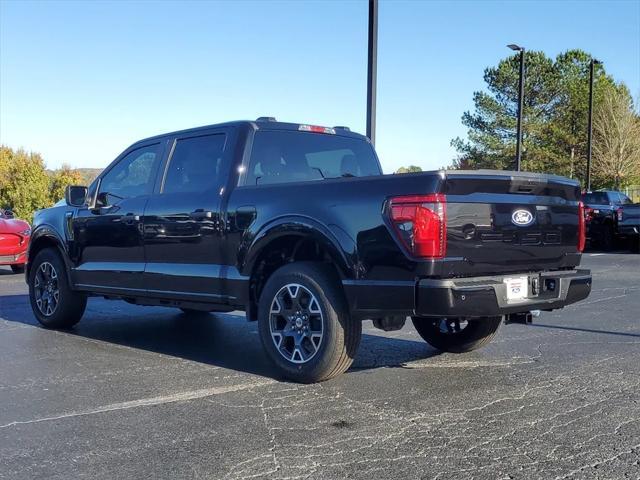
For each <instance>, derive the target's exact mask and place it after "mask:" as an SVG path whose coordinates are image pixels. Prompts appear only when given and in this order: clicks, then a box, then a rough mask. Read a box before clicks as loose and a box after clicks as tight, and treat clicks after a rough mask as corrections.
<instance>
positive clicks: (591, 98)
mask: <svg viewBox="0 0 640 480" xmlns="http://www.w3.org/2000/svg"><path fill="white" fill-rule="evenodd" d="M601 63H602V62H601V61H599V60H596V59H595V58H592V59H591V61H590V62H589V122H588V123H589V126H588V130H589V133H588V134H587V135H588V136H587V179H586V182H585V183H586V186H587V192H588V191H590V190H591V143H592V137H591V130H592V127H593V70H594V65H600V64H601Z"/></svg>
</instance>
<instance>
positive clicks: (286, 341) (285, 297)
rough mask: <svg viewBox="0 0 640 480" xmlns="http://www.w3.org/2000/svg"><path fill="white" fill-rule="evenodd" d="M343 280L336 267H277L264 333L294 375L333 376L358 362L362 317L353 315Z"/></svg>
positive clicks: (266, 300) (262, 307)
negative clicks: (356, 354) (339, 277)
mask: <svg viewBox="0 0 640 480" xmlns="http://www.w3.org/2000/svg"><path fill="white" fill-rule="evenodd" d="M339 285H340V283H339V279H338V277H337V275H336V274H335V272H333V271H332V269H331V268H330V267H328V266H325V265H323V264H320V263H312V262H297V263H291V264H289V265H285V266H284V267H281V268H280V269H278V270H277V271H276V272H274V273H273V274H272V275H271V277H270V278H269V280H268V281H267V283H266V285H265V287H264V289H263V290H262V294H261V295H260V303H259V306H258V328H259V331H260V339H261V340H262V345H263V346H264V348H265V351H266V352H267V354H268V355H269V357H270V358H271V360H272V361H273V362H274V363H275V364H276V366H277V367H278V368H279V369H280V370H281V371H282V372H283V374H284V375H285V376H286V377H288V378H290V379H291V380H294V381H297V382H304V383H311V382H320V381H323V380H328V379H329V378H332V377H335V376H336V375H339V374H341V373H343V372H344V371H346V370H347V369H348V368H349V366H350V365H351V363H352V362H353V358H354V357H355V353H356V351H357V349H358V345H359V343H360V335H361V331H362V323H361V322H360V321H358V320H353V319H351V316H350V315H349V310H348V308H347V305H346V301H345V299H344V295H343V292H342V290H341V289H340V287H339Z"/></svg>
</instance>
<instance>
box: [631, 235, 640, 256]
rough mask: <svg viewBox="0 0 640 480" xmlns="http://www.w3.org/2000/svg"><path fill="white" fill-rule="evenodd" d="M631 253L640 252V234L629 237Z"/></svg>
mask: <svg viewBox="0 0 640 480" xmlns="http://www.w3.org/2000/svg"><path fill="white" fill-rule="evenodd" d="M629 243H630V245H629V249H630V250H631V253H640V235H634V236H633V237H631V238H630V239H629Z"/></svg>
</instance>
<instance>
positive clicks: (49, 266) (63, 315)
mask: <svg viewBox="0 0 640 480" xmlns="http://www.w3.org/2000/svg"><path fill="white" fill-rule="evenodd" d="M29 300H30V301H31V309H32V310H33V313H34V315H35V316H36V318H37V319H38V321H39V322H40V323H41V324H42V325H43V326H45V327H47V328H71V327H73V326H74V325H75V324H76V323H78V322H79V321H80V319H81V318H82V315H83V313H84V309H85V307H86V305H87V297H86V296H85V295H83V294H82V293H79V292H76V291H74V290H72V289H71V286H70V285H69V281H68V279H67V274H66V270H65V266H64V263H63V261H62V258H60V255H59V254H58V252H57V251H55V250H54V249H51V248H46V249H44V250H42V251H40V253H38V255H36V258H35V259H34V260H33V263H32V264H31V268H30V270H29Z"/></svg>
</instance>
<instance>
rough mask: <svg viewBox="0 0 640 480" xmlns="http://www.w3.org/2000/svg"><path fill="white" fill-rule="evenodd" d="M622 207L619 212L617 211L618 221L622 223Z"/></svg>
mask: <svg viewBox="0 0 640 480" xmlns="http://www.w3.org/2000/svg"><path fill="white" fill-rule="evenodd" d="M622 212H623V210H622V207H620V208H618V210H616V215H617V217H618V221H619V222H621V221H622Z"/></svg>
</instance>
